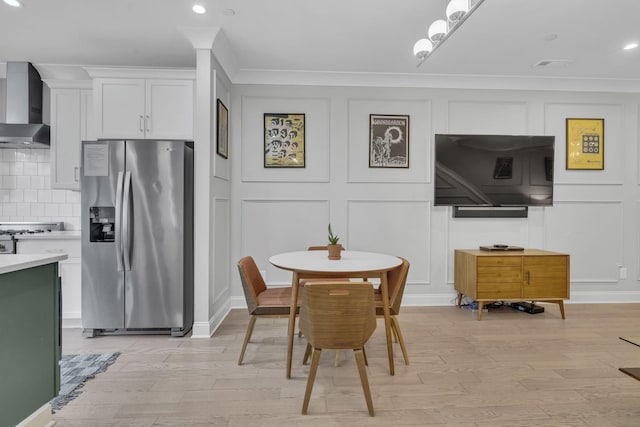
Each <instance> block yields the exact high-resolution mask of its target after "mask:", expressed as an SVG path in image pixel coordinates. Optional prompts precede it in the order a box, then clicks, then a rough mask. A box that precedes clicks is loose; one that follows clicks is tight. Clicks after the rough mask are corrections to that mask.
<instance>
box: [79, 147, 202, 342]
mask: <svg viewBox="0 0 640 427" xmlns="http://www.w3.org/2000/svg"><path fill="white" fill-rule="evenodd" d="M81 209H82V214H81V219H82V327H83V336H86V337H92V336H95V335H99V334H126V333H171V335H173V336H183V335H185V334H186V333H187V332H189V330H190V329H191V327H192V325H193V143H192V142H185V141H152V140H126V141H125V140H121V141H115V140H114V141H111V140H99V141H84V142H83V143H82V170H81Z"/></svg>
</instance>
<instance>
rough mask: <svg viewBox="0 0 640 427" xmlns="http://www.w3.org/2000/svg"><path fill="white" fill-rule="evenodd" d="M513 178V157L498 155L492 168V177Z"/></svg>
mask: <svg viewBox="0 0 640 427" xmlns="http://www.w3.org/2000/svg"><path fill="white" fill-rule="evenodd" d="M511 178H513V157H498V158H497V159H496V164H495V166H494V168H493V179H511Z"/></svg>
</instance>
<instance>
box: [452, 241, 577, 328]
mask: <svg viewBox="0 0 640 427" xmlns="http://www.w3.org/2000/svg"><path fill="white" fill-rule="evenodd" d="M454 280H455V289H456V291H458V306H460V305H461V304H462V296H463V295H466V296H467V297H469V298H473V299H474V300H475V301H477V302H478V320H480V319H481V318H482V309H483V306H484V304H485V303H487V302H494V301H522V300H526V301H532V302H535V301H538V302H553V303H556V304H558V305H559V306H560V314H561V315H562V318H563V319H564V318H565V314H564V300H565V299H569V255H567V254H561V253H557V252H549V251H544V250H540V249H524V250H521V251H506V250H505V251H501V250H495V251H486V250H478V249H456V250H455V279H454Z"/></svg>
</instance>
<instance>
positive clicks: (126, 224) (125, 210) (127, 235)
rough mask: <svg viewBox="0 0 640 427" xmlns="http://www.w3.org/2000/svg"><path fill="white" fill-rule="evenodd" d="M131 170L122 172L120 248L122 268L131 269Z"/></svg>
mask: <svg viewBox="0 0 640 427" xmlns="http://www.w3.org/2000/svg"><path fill="white" fill-rule="evenodd" d="M130 203H131V172H130V171H127V172H125V174H124V194H123V196H122V249H123V258H124V269H125V270H126V271H130V270H131V218H129V215H130V214H131V209H130Z"/></svg>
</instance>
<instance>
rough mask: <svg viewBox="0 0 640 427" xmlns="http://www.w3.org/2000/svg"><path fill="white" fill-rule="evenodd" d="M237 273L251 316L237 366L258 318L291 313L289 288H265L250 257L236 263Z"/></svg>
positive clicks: (286, 315) (287, 315) (285, 315)
mask: <svg viewBox="0 0 640 427" xmlns="http://www.w3.org/2000/svg"><path fill="white" fill-rule="evenodd" d="M238 271H239V272H240V280H241V281H242V290H243V291H244V296H245V298H246V300H247V309H248V310H249V314H250V315H251V318H250V319H249V325H248V326H247V332H246V334H245V337H244V342H243V343H242V350H241V351H240V357H239V358H238V365H241V364H242V359H244V353H245V351H246V349H247V344H248V343H249V340H250V339H251V334H252V333H253V328H254V326H255V324H256V320H257V319H258V317H289V313H290V312H291V286H287V287H284V288H267V285H266V284H265V283H264V279H263V278H262V275H261V274H260V270H258V266H257V265H256V263H255V261H254V260H253V258H252V257H250V256H246V257H244V258H242V259H241V260H240V261H238ZM299 302H300V298H299V299H298V305H299Z"/></svg>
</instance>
